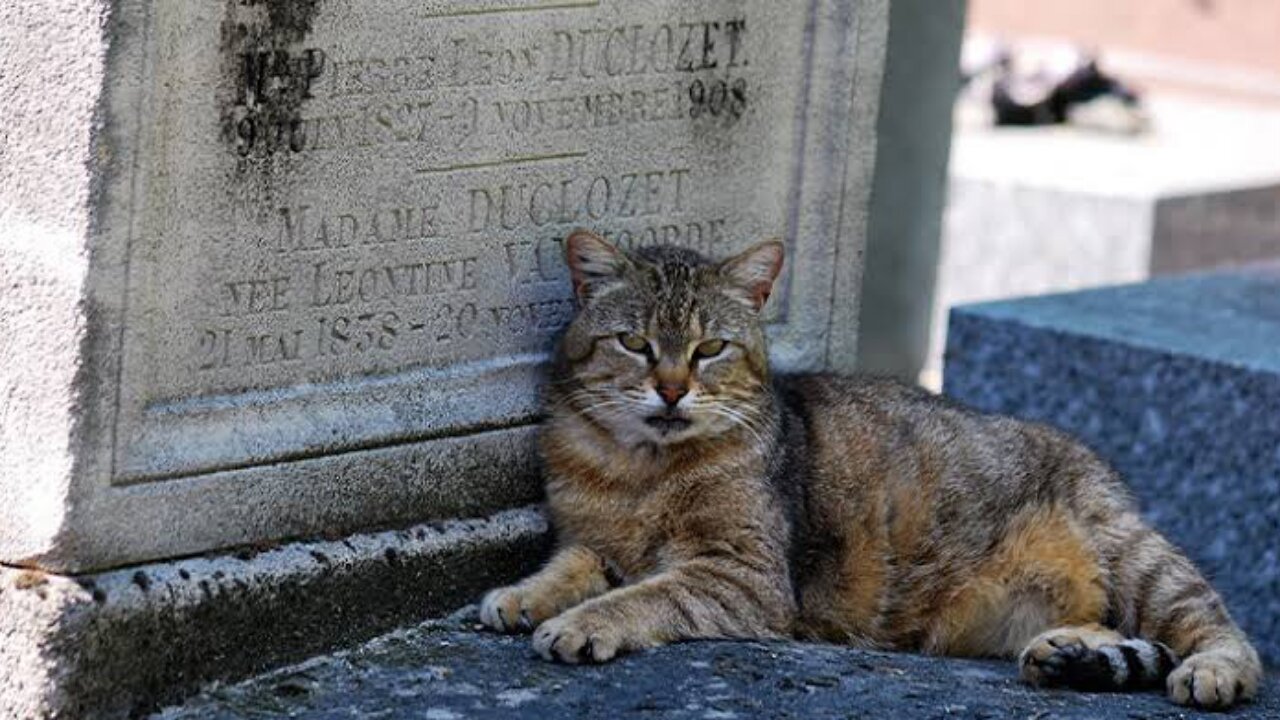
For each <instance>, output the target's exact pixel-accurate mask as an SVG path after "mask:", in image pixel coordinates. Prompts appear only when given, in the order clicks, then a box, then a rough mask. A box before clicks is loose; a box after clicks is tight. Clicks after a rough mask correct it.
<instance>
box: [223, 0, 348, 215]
mask: <svg viewBox="0 0 1280 720" xmlns="http://www.w3.org/2000/svg"><path fill="white" fill-rule="evenodd" d="M226 3H227V7H226V11H225V16H224V20H223V24H222V29H221V52H222V72H223V77H224V82H223V83H222V84H221V88H220V90H219V98H218V106H219V108H221V125H222V131H221V132H222V139H223V141H224V143H226V144H227V145H228V147H229V148H230V149H231V150H232V152H234V153H235V154H236V155H237V157H238V160H237V163H236V173H237V175H242V174H243V173H245V172H246V171H248V170H249V169H251V168H253V167H255V166H261V168H262V169H264V170H269V169H270V168H272V167H274V166H275V163H274V162H273V160H274V159H275V158H282V159H284V161H285V162H287V157H288V155H289V154H290V153H296V152H300V151H302V150H303V149H304V148H305V146H306V137H305V128H304V125H303V123H302V112H301V111H302V105H303V103H304V101H305V100H307V99H309V98H310V97H311V96H312V95H311V86H312V83H313V82H314V81H315V80H316V78H318V77H319V76H320V75H321V74H322V73H323V72H324V64H325V53H324V51H323V50H322V49H320V48H317V47H306V45H305V41H306V39H307V37H308V36H309V35H310V34H311V27H312V23H313V21H314V19H315V15H316V11H317V8H318V6H319V0H226ZM260 190H263V191H269V188H261V189H260Z"/></svg>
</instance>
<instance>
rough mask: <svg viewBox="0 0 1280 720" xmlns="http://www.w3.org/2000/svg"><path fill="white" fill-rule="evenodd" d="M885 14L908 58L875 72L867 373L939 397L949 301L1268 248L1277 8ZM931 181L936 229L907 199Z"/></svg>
mask: <svg viewBox="0 0 1280 720" xmlns="http://www.w3.org/2000/svg"><path fill="white" fill-rule="evenodd" d="M966 5H967V7H966ZM892 13H893V17H892V19H891V24H890V43H891V44H893V45H895V46H897V47H903V46H909V47H910V52H907V53H899V54H898V55H896V56H895V57H900V58H901V57H906V58H908V59H906V60H902V61H900V62H897V63H891V64H890V66H889V67H888V68H887V69H886V73H887V77H886V91H885V95H884V98H883V100H882V109H881V118H880V131H881V146H880V148H879V150H878V156H877V167H878V168H881V169H884V168H888V167H890V166H891V165H892V166H896V169H897V170H898V171H899V172H898V174H897V175H896V176H895V177H896V178H897V179H896V180H895V179H892V178H890V176H889V173H888V172H887V170H886V172H885V173H883V174H880V173H879V172H878V175H877V182H876V184H875V188H876V189H875V195H876V196H875V197H874V198H873V203H872V210H871V218H870V231H869V237H870V240H869V243H868V250H867V272H866V275H865V278H866V280H865V282H866V287H865V289H864V296H863V328H862V331H861V333H862V337H861V340H860V348H861V350H860V353H861V355H860V358H859V362H860V366H861V367H862V368H864V369H866V370H869V371H873V372H880V373H886V374H891V375H896V376H899V377H904V378H907V379H913V380H918V381H919V382H921V383H922V384H924V385H925V386H927V387H930V388H933V389H937V388H938V387H939V386H940V384H941V368H942V365H943V358H942V355H943V345H944V340H945V336H946V325H947V323H946V319H947V311H948V309H949V308H950V307H951V306H953V305H957V304H963V303H969V302H975V301H981V300H990V299H997V298H1007V297H1016V296H1025V295H1036V294H1043V293H1048V292H1055V291H1064V290H1073V289H1080V288H1087V287H1093V286H1099V285H1110V284H1116V283H1123V282H1132V281H1139V280H1143V279H1146V278H1149V277H1153V276H1158V275H1163V274H1169V273H1177V272H1185V271H1190V270H1197V269H1204V268H1214V267H1221V266H1225V265H1233V264H1239V263H1247V262H1253V261H1258V260H1262V259H1265V258H1273V257H1280V42H1277V39H1276V38H1277V32H1278V31H1280V2H1275V1H1274V0H1158V1H1145V0H1144V1H1131V2H1114V1H1113V0H1073V2H1069V3H1067V2H1040V3H1027V2H1024V1H1022V0H970V1H969V2H968V3H965V2H963V1H961V0H938V1H937V2H933V1H929V0H925V1H923V2H918V1H913V0H907V1H906V2H902V1H901V0H899V1H898V2H894V3H893V4H892ZM956 15H962V16H964V18H965V19H964V26H965V32H964V36H963V38H956V37H955V34H954V31H951V32H950V33H948V31H947V29H946V28H947V27H948V23H949V22H954V21H953V20H951V18H954V16H956ZM950 27H954V25H950ZM957 57H958V58H959V63H958V68H959V74H958V75H956V74H955V73H952V72H945V71H944V72H941V73H940V72H938V69H939V68H944V67H947V63H952V65H950V67H957V65H956V64H955V63H956V59H957ZM925 83H934V84H938V83H950V86H949V87H937V88H934V91H932V92H925V91H921V88H920V85H921V84H925ZM944 102H946V103H952V102H953V103H954V104H953V106H952V108H951V110H952V112H950V113H944V112H938V110H939V108H935V107H930V104H931V103H932V104H935V105H936V104H940V103H944ZM929 118H945V119H943V120H937V119H935V120H933V121H930V120H929ZM929 122H931V125H930V126H929V127H927V128H922V127H921V125H922V124H923V123H929ZM938 144H949V146H950V153H949V155H950V163H949V166H948V167H947V168H945V169H943V168H939V167H937V166H936V165H937V163H936V161H933V163H932V165H930V163H929V161H928V160H927V158H928V157H929V153H928V152H927V150H928V148H929V147H936V146H937V145H938ZM944 155H945V154H935V155H933V157H940V156H944ZM913 163H916V166H914V171H913V172H912V173H901V172H900V171H901V168H902V166H903V165H904V164H905V165H907V166H912V164H913ZM943 173H945V178H937V177H936V176H937V175H939V174H943ZM935 188H941V190H940V191H938V190H936V189H935ZM937 192H940V193H941V197H938V198H936V202H938V203H941V204H942V206H943V208H944V211H943V212H942V214H941V221H940V224H939V221H938V220H937V219H932V220H931V219H930V218H929V217H927V216H928V215H929V213H920V212H919V211H918V209H917V210H916V211H915V212H912V210H911V208H912V207H916V208H918V207H919V203H920V195H921V194H924V195H929V194H932V193H937ZM913 203H914V205H913ZM924 204H925V205H926V206H927V205H928V204H929V202H928V200H927V199H926V201H925V203H924ZM922 215H923V216H924V217H921V216H922Z"/></svg>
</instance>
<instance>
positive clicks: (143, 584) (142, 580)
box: [133, 570, 151, 592]
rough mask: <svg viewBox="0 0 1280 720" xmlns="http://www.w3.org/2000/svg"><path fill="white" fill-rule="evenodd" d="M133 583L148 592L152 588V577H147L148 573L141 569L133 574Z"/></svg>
mask: <svg viewBox="0 0 1280 720" xmlns="http://www.w3.org/2000/svg"><path fill="white" fill-rule="evenodd" d="M133 584H134V585H137V586H138V587H139V588H142V592H146V591H148V590H150V589H151V578H149V577H147V574H146V573H144V572H142V571H141V570H139V571H138V572H136V573H134V574H133Z"/></svg>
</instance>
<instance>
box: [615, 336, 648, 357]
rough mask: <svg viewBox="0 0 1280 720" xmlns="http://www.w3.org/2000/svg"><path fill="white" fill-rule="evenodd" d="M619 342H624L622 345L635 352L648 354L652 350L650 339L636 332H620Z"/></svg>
mask: <svg viewBox="0 0 1280 720" xmlns="http://www.w3.org/2000/svg"><path fill="white" fill-rule="evenodd" d="M618 342H619V343H621V344H622V347H624V348H626V349H628V350H630V351H631V352H633V353H640V354H641V355H648V354H649V353H650V352H651V351H650V349H649V341H648V340H645V339H644V338H642V337H640V336H639V335H636V334H634V333H625V332H624V333H618Z"/></svg>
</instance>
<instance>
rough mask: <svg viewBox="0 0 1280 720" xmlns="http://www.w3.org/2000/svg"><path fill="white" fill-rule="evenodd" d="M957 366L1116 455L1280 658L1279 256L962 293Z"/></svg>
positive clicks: (1005, 398)
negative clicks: (1001, 296)
mask: <svg viewBox="0 0 1280 720" xmlns="http://www.w3.org/2000/svg"><path fill="white" fill-rule="evenodd" d="M944 380H945V389H946V392H947V394H948V395H951V396H952V397H955V398H956V399H958V400H961V401H963V402H965V403H968V404H970V405H973V406H975V407H978V408H981V409H983V410H987V411H991V412H999V413H1004V414H1008V415H1014V416H1017V417H1022V418H1026V419H1030V420H1037V421H1041V422H1046V423H1049V424H1051V425H1054V426H1056V427H1059V428H1062V429H1064V430H1066V431H1068V432H1070V433H1072V434H1074V435H1076V436H1077V437H1079V438H1081V439H1082V440H1083V441H1084V442H1085V443H1086V444H1087V445H1089V447H1091V448H1093V449H1094V450H1095V451H1096V452H1097V453H1098V454H1099V455H1101V456H1102V457H1103V458H1104V459H1106V460H1107V461H1108V462H1110V463H1111V464H1112V465H1114V466H1115V468H1116V469H1117V470H1119V471H1120V473H1121V475H1123V476H1124V478H1125V480H1126V482H1127V483H1128V485H1129V486H1130V487H1131V488H1132V489H1133V491H1134V494H1135V495H1136V496H1137V500H1138V505H1139V507H1140V508H1141V510H1142V512H1143V514H1144V515H1145V517H1146V518H1147V519H1148V520H1149V521H1150V522H1151V523H1152V524H1153V525H1154V526H1155V527H1157V528H1158V529H1159V530H1160V531H1161V532H1163V533H1164V534H1165V535H1166V536H1167V537H1168V538H1169V539H1170V540H1172V541H1173V542H1174V543H1175V544H1177V545H1179V546H1180V547H1181V548H1182V549H1183V550H1184V551H1186V553H1187V554H1188V556H1190V557H1191V558H1192V559H1193V560H1195V561H1196V562H1197V563H1198V564H1199V565H1200V567H1201V568H1203V570H1204V571H1205V573H1206V575H1207V576H1208V577H1209V578H1210V579H1211V580H1212V582H1213V584H1214V586H1215V587H1216V588H1217V589H1218V590H1219V591H1220V592H1221V593H1222V595H1223V598H1224V599H1225V601H1226V604H1227V607H1228V608H1230V610H1231V613H1232V615H1233V616H1234V617H1235V619H1236V620H1237V622H1239V623H1240V625H1241V627H1243V628H1244V629H1245V631H1246V632H1248V633H1249V635H1250V637H1251V638H1252V639H1253V641H1254V643H1255V645H1256V646H1257V647H1258V651H1259V652H1260V653H1261V654H1262V657H1263V660H1264V662H1266V663H1268V664H1269V665H1271V666H1272V667H1275V666H1276V665H1277V664H1280V542H1277V541H1278V540H1280V414H1277V412H1276V409H1277V408H1280V264H1277V263H1274V262H1273V263H1263V264H1258V265H1250V266H1246V267H1243V268H1239V269H1237V270H1232V271H1217V272H1212V273H1202V274H1194V275H1188V276H1181V277H1171V278H1162V279H1158V280H1151V281H1148V282H1145V283H1138V284H1133V285H1122V286H1117V287H1108V288H1100V289H1096V290H1089V291H1084V292H1075V293H1065V294H1060V295H1048V296H1042V297H1033V298H1024V299H1019V300H1006V301H999V302H992V303H983V304H978V305H966V306H962V307H959V308H957V309H955V310H954V311H953V312H952V315H951V328H950V330H949V332H948V337H947V367H946V376H945V378H944Z"/></svg>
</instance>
